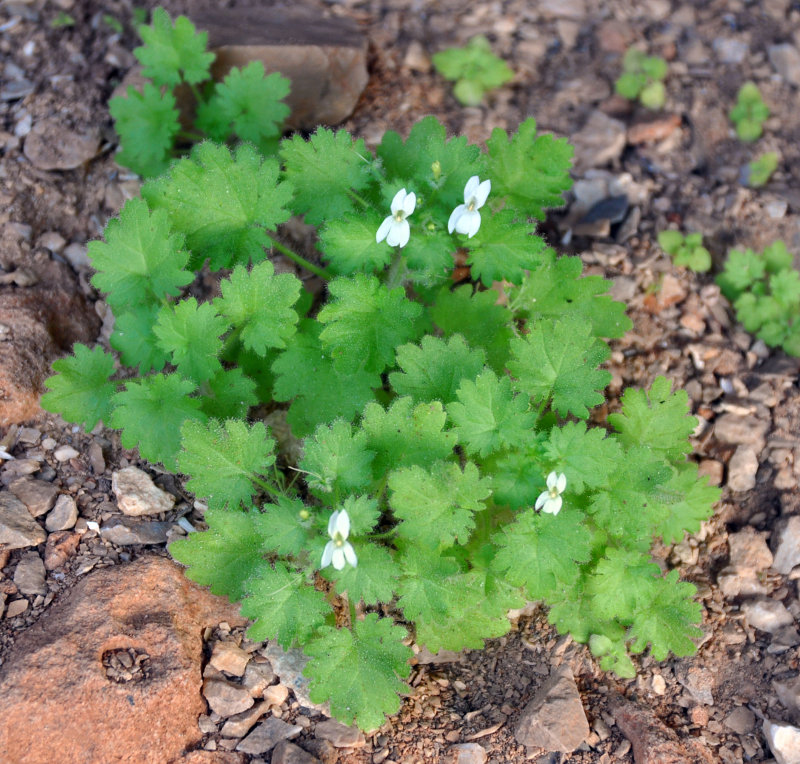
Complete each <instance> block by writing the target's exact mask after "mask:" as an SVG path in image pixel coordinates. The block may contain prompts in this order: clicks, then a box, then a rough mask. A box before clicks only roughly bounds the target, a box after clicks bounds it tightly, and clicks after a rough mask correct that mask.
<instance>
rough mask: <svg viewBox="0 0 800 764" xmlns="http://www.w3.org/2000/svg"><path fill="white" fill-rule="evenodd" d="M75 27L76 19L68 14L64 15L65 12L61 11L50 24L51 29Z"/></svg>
mask: <svg viewBox="0 0 800 764" xmlns="http://www.w3.org/2000/svg"><path fill="white" fill-rule="evenodd" d="M74 26H75V19H74V18H72V16H70V15H69V14H68V13H64V11H59V12H58V13H57V14H56V15H55V16H54V17H53V20H52V21H51V22H50V29H62V28H64V27H74Z"/></svg>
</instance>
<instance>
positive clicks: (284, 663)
mask: <svg viewBox="0 0 800 764" xmlns="http://www.w3.org/2000/svg"><path fill="white" fill-rule="evenodd" d="M264 655H265V656H266V657H267V658H269V661H270V663H271V664H272V669H273V671H274V672H275V674H276V675H277V676H278V677H280V680H281V684H284V685H286V686H287V687H289V688H290V689H291V690H292V692H293V693H294V695H295V697H296V698H297V700H298V702H299V703H300V705H301V706H304V707H305V708H313V709H316V710H317V711H321V712H322V713H323V714H325V715H326V716H330V715H331V709H330V705H329V704H328V703H322V704H320V703H313V702H312V701H311V698H310V697H309V695H308V679H306V678H305V677H304V676H303V667H304V666H305V665H306V663H308V657H307V656H306V655H305V653H303V651H302V650H299V649H297V648H292V649H291V650H284V649H283V648H282V647H281V646H280V645H279V644H278V643H277V642H275V641H272V640H271V641H270V642H268V643H267V646H266V647H265V648H264Z"/></svg>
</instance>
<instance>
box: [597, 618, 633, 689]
mask: <svg viewBox="0 0 800 764" xmlns="http://www.w3.org/2000/svg"><path fill="white" fill-rule="evenodd" d="M610 630H611V629H609V631H610ZM614 631H616V629H614ZM614 636H615V637H616V639H611V638H610V637H609V636H607V635H606V634H592V636H591V638H590V639H589V649H590V650H591V651H592V655H593V656H594V657H595V658H598V659H599V661H600V668H601V669H602V670H603V671H613V672H614V673H615V674H616V675H617V676H618V677H620V679H634V678H635V677H636V667H635V666H634V665H633V661H631V659H630V656H629V655H628V649H627V648H626V646H625V638H624V634H623V635H618V634H614Z"/></svg>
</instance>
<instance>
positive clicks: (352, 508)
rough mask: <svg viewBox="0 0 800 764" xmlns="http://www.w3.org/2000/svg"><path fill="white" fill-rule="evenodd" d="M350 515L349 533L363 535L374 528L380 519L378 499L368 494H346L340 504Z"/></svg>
mask: <svg viewBox="0 0 800 764" xmlns="http://www.w3.org/2000/svg"><path fill="white" fill-rule="evenodd" d="M341 508H342V509H345V510H347V514H348V516H349V517H350V535H351V536H365V535H366V534H368V533H371V532H372V531H373V530H375V526H376V525H377V524H378V521H379V520H380V519H381V510H380V508H379V507H378V500H377V499H373V498H370V497H368V496H348V497H347V498H346V499H345V500H344V501H343V502H342V505H341Z"/></svg>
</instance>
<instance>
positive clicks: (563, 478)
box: [556, 472, 567, 493]
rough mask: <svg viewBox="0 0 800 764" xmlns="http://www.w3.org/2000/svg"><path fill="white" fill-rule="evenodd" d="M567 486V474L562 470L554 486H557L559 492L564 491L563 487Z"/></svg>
mask: <svg viewBox="0 0 800 764" xmlns="http://www.w3.org/2000/svg"><path fill="white" fill-rule="evenodd" d="M566 487H567V476H566V475H565V474H564V473H563V472H562V473H561V474H560V475H559V476H558V483H556V488H558V492H559V493H564V489H565V488H566Z"/></svg>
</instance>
